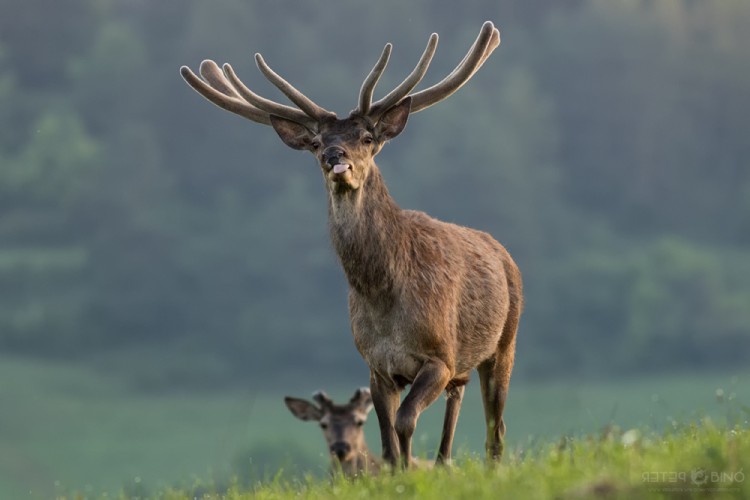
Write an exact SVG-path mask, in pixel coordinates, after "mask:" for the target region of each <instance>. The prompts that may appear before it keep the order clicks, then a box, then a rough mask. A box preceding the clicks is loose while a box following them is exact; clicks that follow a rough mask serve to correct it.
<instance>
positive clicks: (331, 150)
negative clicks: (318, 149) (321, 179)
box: [323, 146, 344, 166]
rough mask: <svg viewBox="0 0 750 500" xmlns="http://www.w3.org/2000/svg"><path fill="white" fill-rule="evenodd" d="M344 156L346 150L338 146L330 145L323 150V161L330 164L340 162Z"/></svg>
mask: <svg viewBox="0 0 750 500" xmlns="http://www.w3.org/2000/svg"><path fill="white" fill-rule="evenodd" d="M342 156H344V150H343V149H341V148H340V147H338V146H330V147H328V148H326V149H325V151H323V161H324V162H325V163H327V164H329V165H330V166H334V165H336V164H338V163H339V160H340V159H341V157H342Z"/></svg>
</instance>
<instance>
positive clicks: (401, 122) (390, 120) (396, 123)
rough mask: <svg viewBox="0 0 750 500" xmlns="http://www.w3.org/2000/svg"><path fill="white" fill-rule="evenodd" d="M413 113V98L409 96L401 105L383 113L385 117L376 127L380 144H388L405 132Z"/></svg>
mask: <svg viewBox="0 0 750 500" xmlns="http://www.w3.org/2000/svg"><path fill="white" fill-rule="evenodd" d="M410 112H411V96H407V97H405V98H404V99H402V100H401V102H400V103H398V104H396V105H395V106H393V107H392V108H391V109H389V110H388V111H386V112H385V113H383V116H382V117H381V118H380V121H378V124H377V125H376V126H375V132H376V134H377V136H378V140H380V142H386V141H389V140H391V139H393V138H394V137H396V136H397V135H398V134H400V133H401V131H402V130H404V127H405V126H406V120H407V119H408V118H409V113H410Z"/></svg>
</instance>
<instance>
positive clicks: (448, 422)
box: [435, 385, 466, 465]
mask: <svg viewBox="0 0 750 500" xmlns="http://www.w3.org/2000/svg"><path fill="white" fill-rule="evenodd" d="M465 388H466V386H463V385H460V386H458V387H451V388H449V389H447V390H446V391H445V393H446V396H447V397H448V399H447V401H446V402H445V418H444V419H443V436H442V437H441V439H440V448H438V455H437V459H436V460H435V463H437V464H440V465H450V463H451V448H452V446H453V434H454V433H455V431H456V422H457V421H458V412H459V411H461V401H462V400H463V398H464V389H465Z"/></svg>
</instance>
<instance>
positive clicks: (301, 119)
mask: <svg viewBox="0 0 750 500" xmlns="http://www.w3.org/2000/svg"><path fill="white" fill-rule="evenodd" d="M223 68H224V74H225V75H226V77H227V79H228V80H229V82H230V83H231V84H232V86H233V87H234V90H236V91H237V93H239V96H240V97H242V98H243V99H245V100H246V101H247V102H249V103H250V104H251V105H253V106H255V107H256V108H258V109H260V110H262V111H265V112H266V113H269V114H272V115H277V116H280V117H282V118H287V119H289V120H292V121H294V122H297V123H300V124H303V125H305V126H307V127H309V128H314V127H315V120H314V119H312V118H310V117H309V116H308V115H307V114H305V113H303V112H302V111H300V110H299V109H295V108H293V107H291V106H285V105H284V104H279V103H277V102H274V101H272V100H270V99H266V98H265V97H261V96H259V95H258V94H256V93H255V92H253V91H252V90H250V89H249V88H247V86H245V84H244V83H242V81H241V80H240V79H239V78H238V77H237V74H236V73H235V72H234V69H233V68H232V66H231V65H230V64H228V63H225V64H224V66H223Z"/></svg>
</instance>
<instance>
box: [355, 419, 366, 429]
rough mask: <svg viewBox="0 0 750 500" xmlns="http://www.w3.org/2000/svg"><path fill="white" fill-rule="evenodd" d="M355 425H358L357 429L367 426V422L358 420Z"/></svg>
mask: <svg viewBox="0 0 750 500" xmlns="http://www.w3.org/2000/svg"><path fill="white" fill-rule="evenodd" d="M354 425H356V426H357V427H362V426H363V425H365V421H364V420H357V421H356V422H354Z"/></svg>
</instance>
